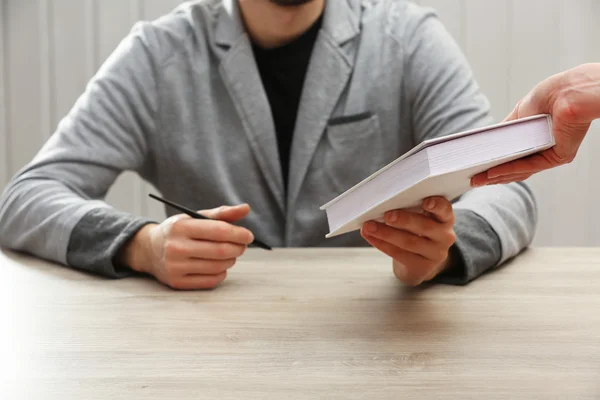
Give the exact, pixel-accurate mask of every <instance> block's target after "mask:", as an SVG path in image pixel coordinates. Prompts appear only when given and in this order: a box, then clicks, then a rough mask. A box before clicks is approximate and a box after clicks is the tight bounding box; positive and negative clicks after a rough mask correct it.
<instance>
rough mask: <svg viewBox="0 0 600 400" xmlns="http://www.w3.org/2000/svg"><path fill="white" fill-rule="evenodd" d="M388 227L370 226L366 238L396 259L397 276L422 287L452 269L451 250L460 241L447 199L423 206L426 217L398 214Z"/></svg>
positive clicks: (433, 199) (391, 217)
mask: <svg viewBox="0 0 600 400" xmlns="http://www.w3.org/2000/svg"><path fill="white" fill-rule="evenodd" d="M384 220H385V223H379V222H373V221H371V222H367V223H366V224H365V225H364V226H363V229H362V230H361V234H362V236H363V237H364V238H365V240H366V241H367V242H369V243H370V244H371V245H372V246H373V247H375V248H377V249H379V250H381V251H382V252H383V253H385V254H387V255H388V256H390V257H392V259H393V260H394V262H393V266H394V274H395V275H396V277H397V278H398V279H399V280H401V281H402V282H404V283H406V284H408V285H410V286H418V285H420V284H421V283H423V282H425V281H429V280H431V279H433V278H435V277H436V276H437V275H439V274H440V273H441V272H443V271H445V270H446V269H447V268H450V267H451V265H452V261H453V260H451V259H450V256H449V250H450V248H451V247H452V245H453V244H454V242H455V240H456V235H455V233H454V211H453V210H452V204H451V203H450V202H449V201H448V200H447V199H445V198H443V197H431V198H429V199H426V200H425V201H424V202H423V213H416V212H410V211H407V210H396V211H390V212H388V213H386V215H385V217H384Z"/></svg>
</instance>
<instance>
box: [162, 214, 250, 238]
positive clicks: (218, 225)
mask: <svg viewBox="0 0 600 400" xmlns="http://www.w3.org/2000/svg"><path fill="white" fill-rule="evenodd" d="M173 233H174V234H175V235H178V236H182V237H185V238H190V239H196V240H209V241H213V242H229V243H236V244H241V245H248V244H250V243H252V241H254V235H253V234H252V232H250V231H249V230H248V229H246V228H243V227H240V226H235V225H231V224H230V223H227V222H224V221H207V220H197V219H191V218H190V219H181V220H179V221H177V222H176V223H175V225H174V226H173Z"/></svg>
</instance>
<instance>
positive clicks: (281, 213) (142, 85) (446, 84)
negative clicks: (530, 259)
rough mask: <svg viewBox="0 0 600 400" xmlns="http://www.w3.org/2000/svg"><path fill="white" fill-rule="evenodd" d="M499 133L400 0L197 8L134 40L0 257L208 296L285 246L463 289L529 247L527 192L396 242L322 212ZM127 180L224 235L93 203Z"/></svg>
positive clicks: (415, 10)
mask: <svg viewBox="0 0 600 400" xmlns="http://www.w3.org/2000/svg"><path fill="white" fill-rule="evenodd" d="M490 122H491V120H490V117H489V113H488V103H487V101H486V99H485V98H484V97H483V96H482V94H481V93H480V92H479V88H478V87H477V85H476V83H475V81H474V79H473V75H472V72H471V70H470V69H469V67H468V65H467V63H466V61H465V59H464V57H463V55H462V54H461V53H460V50H459V48H458V47H457V46H456V44H455V43H454V42H453V41H452V39H451V37H450V35H449V34H448V33H447V32H446V31H445V30H444V29H443V27H442V26H441V25H440V23H439V22H438V20H437V19H436V18H435V14H433V13H432V12H431V11H430V10H427V9H422V8H420V7H418V6H415V5H414V4H411V3H409V2H402V1H361V0H328V1H327V2H325V1H324V0H312V1H310V0H240V1H239V2H238V1H234V0H205V1H199V2H195V3H191V4H186V5H183V6H181V7H180V8H179V9H178V10H177V11H175V12H173V13H171V14H170V15H167V16H165V17H163V18H161V19H159V20H158V21H154V22H152V23H143V24H139V25H137V27H136V28H135V29H134V30H133V31H132V33H131V34H130V35H129V36H128V37H127V38H126V39H125V40H124V41H123V42H122V43H121V45H120V46H119V47H118V48H117V50H116V51H115V52H114V53H113V54H112V56H111V57H110V58H109V59H108V60H107V61H106V63H105V64H104V65H103V66H102V68H101V69H100V70H99V72H98V73H97V75H96V76H95V77H94V78H93V79H92V81H91V82H90V84H89V85H88V87H87V89H86V92H85V93H84V95H83V96H82V97H81V98H80V99H79V100H78V101H77V103H76V104H75V106H74V108H73V109H72V111H71V112H70V113H69V115H68V116H67V117H66V118H65V119H64V120H63V121H62V122H61V123H60V125H59V127H58V129H57V131H56V133H55V134H54V135H53V136H52V137H51V139H50V140H49V141H48V143H47V144H46V145H45V146H44V148H43V149H42V150H41V152H40V153H39V154H38V155H37V157H36V158H35V159H34V160H33V162H32V163H31V164H30V165H28V166H27V167H26V168H25V169H23V170H22V171H21V172H20V173H19V174H18V175H17V176H16V177H15V178H14V179H13V180H12V182H11V183H10V184H9V186H8V187H7V188H6V190H5V192H4V194H3V197H2V199H1V200H0V240H1V243H2V244H3V245H5V246H7V247H10V248H13V249H17V250H21V251H24V252H29V253H32V254H35V255H37V256H39V257H43V258H46V259H50V260H54V261H57V262H59V263H62V264H65V265H68V266H71V267H73V268H78V269H82V270H86V271H91V272H94V273H99V274H102V275H105V276H107V277H113V278H119V277H126V276H130V275H131V274H133V273H137V272H140V273H148V274H150V275H152V276H154V277H155V278H156V279H157V280H159V281H160V282H163V283H164V284H166V285H169V286H170V287H173V288H176V289H202V288H214V287H215V286H217V285H218V284H219V283H220V282H222V281H223V279H225V277H226V275H227V271H228V269H229V268H231V267H232V266H233V265H234V264H235V262H236V259H237V258H238V257H240V256H241V255H242V254H243V253H244V251H245V250H246V247H247V245H248V244H249V243H250V242H251V241H252V239H253V237H254V235H256V237H258V238H260V239H261V240H263V241H265V242H267V243H269V244H270V245H272V246H274V247H305V246H363V245H367V243H369V244H371V245H372V246H375V247H377V248H378V249H379V250H381V251H382V252H384V253H385V254H387V255H389V256H390V257H391V258H392V260H393V263H392V265H393V271H394V273H395V275H396V276H397V277H398V278H399V279H400V280H402V281H403V282H405V283H407V284H409V285H418V284H420V283H422V282H424V281H428V280H435V281H436V282H447V283H457V284H464V283H467V282H469V281H471V280H473V279H474V278H476V277H477V276H479V275H481V274H482V273H484V272H485V271H487V270H489V269H491V268H493V267H495V266H497V265H499V264H501V263H503V262H504V261H506V260H507V259H509V258H511V257H514V256H515V255H517V254H518V253H519V252H520V251H521V250H522V249H523V248H524V247H526V246H527V245H528V244H529V243H530V241H531V239H532V237H533V234H534V230H535V223H536V206H535V202H534V198H533V195H532V193H531V192H530V191H529V189H528V188H527V186H525V185H524V184H512V185H507V186H497V187H486V188H479V189H475V190H472V191H471V192H469V193H468V194H467V195H465V196H463V198H461V199H460V201H457V202H456V203H455V204H454V207H452V205H451V204H450V203H449V202H448V201H447V200H445V199H443V198H433V199H427V200H426V201H425V202H424V204H423V210H422V212H418V211H417V212H408V211H407V210H397V211H395V212H391V213H389V214H388V215H387V216H386V222H387V223H386V224H383V223H375V222H373V223H368V224H365V227H364V229H362V230H361V232H354V233H349V234H346V235H342V236H339V237H336V238H332V239H330V240H326V239H325V235H326V234H327V232H328V225H327V221H326V217H325V215H324V213H322V212H321V211H320V210H319V206H320V205H322V204H324V203H326V202H327V201H329V200H331V199H332V198H334V197H336V196H337V195H339V194H340V193H342V192H343V191H345V190H346V189H348V188H349V187H351V186H352V185H354V184H356V183H357V182H359V181H360V180H362V179H363V178H365V177H366V176H368V175H370V174H371V173H373V172H374V171H376V170H378V169H379V168H381V167H383V166H384V165H386V164H388V163H389V162H391V161H392V160H394V159H396V158H397V157H398V156H400V155H401V154H403V153H404V152H406V151H407V150H409V149H411V148H412V147H413V146H415V145H416V144H417V143H419V142H421V141H423V140H425V139H429V138H432V137H436V136H440V135H446V134H450V133H454V132H457V131H462V130H465V129H471V128H474V127H477V126H482V125H486V124H489V123H490ZM124 170H133V171H137V172H138V173H139V174H140V175H141V176H142V177H143V178H144V179H146V180H147V181H149V182H151V183H152V184H154V185H155V186H156V187H157V188H158V190H159V191H160V192H161V193H162V194H163V195H164V196H165V197H167V198H169V199H171V200H173V201H175V202H178V203H181V204H185V205H188V206H192V207H196V208H200V209H204V210H205V211H203V213H204V214H205V215H208V216H209V217H212V218H213V219H215V220H217V221H198V220H192V219H190V218H188V217H185V216H181V215H173V211H172V210H171V209H167V212H168V215H169V218H168V219H167V220H166V221H164V222H162V223H160V224H157V223H154V222H153V221H148V220H145V219H142V218H138V217H136V216H133V215H128V214H125V213H122V212H119V211H117V210H114V209H111V208H109V207H108V206H107V205H106V204H105V203H103V202H102V199H103V197H104V196H105V194H106V192H107V190H108V189H109V187H110V185H111V184H112V183H113V181H114V180H115V178H116V177H117V176H118V174H119V173H121V172H122V171H124ZM246 203H248V204H246ZM234 204H237V205H236V206H223V207H218V208H214V207H217V206H219V205H234ZM250 206H251V207H250ZM233 222H236V225H235V226H234V225H233V224H232V223H233ZM340 274H343V271H340Z"/></svg>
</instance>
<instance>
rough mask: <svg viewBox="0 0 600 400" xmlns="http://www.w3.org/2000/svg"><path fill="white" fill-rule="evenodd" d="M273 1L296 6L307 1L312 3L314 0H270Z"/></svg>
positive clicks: (279, 4)
mask: <svg viewBox="0 0 600 400" xmlns="http://www.w3.org/2000/svg"><path fill="white" fill-rule="evenodd" d="M270 1H271V3H274V4H277V5H278V6H282V7H294V6H301V5H303V4H306V3H310V2H311V1H313V0H270Z"/></svg>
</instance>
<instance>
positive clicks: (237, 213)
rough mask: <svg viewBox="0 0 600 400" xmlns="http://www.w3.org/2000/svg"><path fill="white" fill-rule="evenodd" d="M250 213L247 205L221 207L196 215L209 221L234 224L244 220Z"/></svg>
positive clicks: (202, 211)
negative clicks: (209, 219)
mask: <svg viewBox="0 0 600 400" xmlns="http://www.w3.org/2000/svg"><path fill="white" fill-rule="evenodd" d="M249 212H250V206H249V205H248V204H241V205H238V206H221V207H218V208H213V209H212V210H201V211H199V212H198V213H199V214H202V215H204V216H205V217H208V218H211V219H217V220H221V221H226V222H235V221H238V220H240V219H242V218H245V217H246V216H247V215H248V213H249Z"/></svg>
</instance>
